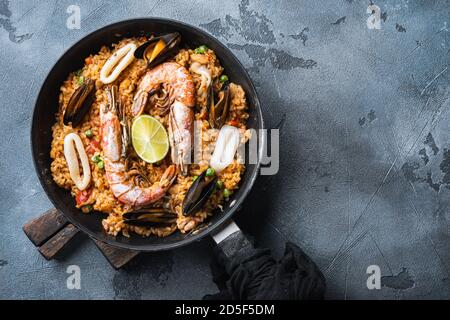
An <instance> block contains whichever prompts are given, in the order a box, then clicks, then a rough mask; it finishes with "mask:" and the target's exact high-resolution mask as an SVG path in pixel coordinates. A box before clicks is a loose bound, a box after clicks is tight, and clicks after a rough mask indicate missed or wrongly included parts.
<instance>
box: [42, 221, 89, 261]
mask: <svg viewBox="0 0 450 320" xmlns="http://www.w3.org/2000/svg"><path fill="white" fill-rule="evenodd" d="M78 232H80V231H79V230H78V229H77V228H75V226H74V225H73V224H68V225H66V226H65V227H64V228H63V229H61V230H60V231H59V232H58V233H57V234H55V235H54V236H53V237H52V238H50V240H48V241H47V242H46V243H44V244H43V245H42V246H40V247H39V248H38V251H39V252H40V253H41V254H42V255H43V256H44V258H45V259H47V260H51V259H53V258H54V257H55V256H56V255H57V254H58V253H59V252H60V251H61V250H62V249H64V247H65V246H66V245H67V244H68V243H69V242H70V240H72V239H73V238H74V237H75V236H76V235H77V234H78Z"/></svg>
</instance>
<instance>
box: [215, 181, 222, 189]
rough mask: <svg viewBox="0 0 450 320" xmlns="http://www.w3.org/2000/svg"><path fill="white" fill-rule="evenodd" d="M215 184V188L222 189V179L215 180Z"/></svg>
mask: <svg viewBox="0 0 450 320" xmlns="http://www.w3.org/2000/svg"><path fill="white" fill-rule="evenodd" d="M216 185H217V188H219V189H222V188H223V181H222V180H217V182H216Z"/></svg>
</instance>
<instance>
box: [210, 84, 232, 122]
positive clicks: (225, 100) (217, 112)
mask: <svg viewBox="0 0 450 320" xmlns="http://www.w3.org/2000/svg"><path fill="white" fill-rule="evenodd" d="M221 92H223V94H222V97H221V98H220V99H219V101H217V102H215V97H214V96H215V94H214V90H213V86H212V85H211V86H210V87H209V92H208V100H207V104H208V108H209V117H208V118H209V125H210V126H211V127H212V128H214V129H220V128H221V127H222V126H223V125H224V124H225V121H226V120H227V117H228V112H229V110H230V84H229V82H226V83H224V85H223V87H222V90H221Z"/></svg>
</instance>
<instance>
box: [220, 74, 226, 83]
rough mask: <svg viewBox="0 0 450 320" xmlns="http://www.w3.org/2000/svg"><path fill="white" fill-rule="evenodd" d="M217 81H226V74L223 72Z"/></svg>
mask: <svg viewBox="0 0 450 320" xmlns="http://www.w3.org/2000/svg"><path fill="white" fill-rule="evenodd" d="M219 81H220V82H222V83H224V82H227V81H228V76H227V75H226V74H223V75H221V76H220V78H219Z"/></svg>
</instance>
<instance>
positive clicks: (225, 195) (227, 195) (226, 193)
mask: <svg viewBox="0 0 450 320" xmlns="http://www.w3.org/2000/svg"><path fill="white" fill-rule="evenodd" d="M231 193H232V192H231V191H230V190H228V189H223V196H224V197H225V198H229V197H230V196H231Z"/></svg>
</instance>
